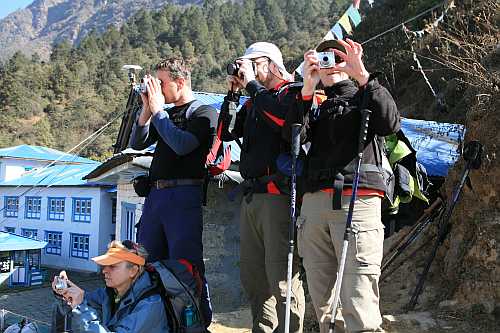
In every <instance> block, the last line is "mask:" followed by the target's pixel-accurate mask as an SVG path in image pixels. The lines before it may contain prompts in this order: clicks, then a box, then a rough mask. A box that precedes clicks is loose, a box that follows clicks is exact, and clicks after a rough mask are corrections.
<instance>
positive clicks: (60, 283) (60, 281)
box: [56, 276, 68, 290]
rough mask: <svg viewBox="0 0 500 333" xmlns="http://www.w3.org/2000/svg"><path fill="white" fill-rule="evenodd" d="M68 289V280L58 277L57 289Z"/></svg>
mask: <svg viewBox="0 0 500 333" xmlns="http://www.w3.org/2000/svg"><path fill="white" fill-rule="evenodd" d="M66 288H68V283H67V282H66V280H65V279H63V278H62V277H60V276H56V289H57V290H63V289H66Z"/></svg>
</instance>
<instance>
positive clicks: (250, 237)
mask: <svg viewBox="0 0 500 333" xmlns="http://www.w3.org/2000/svg"><path fill="white" fill-rule="evenodd" d="M289 200H290V198H289V197H288V196H284V195H272V194H266V193H262V194H253V197H252V201H251V202H250V203H247V202H246V200H245V198H243V201H242V204H241V216H240V218H241V220H240V221H241V224H240V234H241V239H240V258H241V266H240V277H241V283H242V285H243V288H244V289H245V292H246V293H247V295H248V298H249V301H250V305H251V309H252V319H253V328H252V332H254V333H256V332H265V333H271V332H284V329H285V300H286V288H287V283H286V280H287V256H288V226H289V223H290V215H289V212H290V208H289ZM298 263H299V258H298V255H297V253H295V255H294V265H293V276H292V277H293V278H292V299H291V314H290V332H299V333H300V332H302V330H303V321H304V311H305V299H304V289H303V288H302V281H301V280H300V279H299V270H298Z"/></svg>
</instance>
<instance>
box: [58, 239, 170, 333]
mask: <svg viewBox="0 0 500 333" xmlns="http://www.w3.org/2000/svg"><path fill="white" fill-rule="evenodd" d="M146 257H147V252H146V250H145V249H144V247H143V246H141V245H139V244H136V243H134V242H132V241H129V240H125V241H123V242H120V241H113V242H111V243H110V244H109V246H108V251H107V252H106V253H105V254H103V255H101V256H98V257H94V258H92V260H93V261H95V262H96V263H97V264H98V265H100V266H101V267H102V273H103V275H104V281H105V284H106V287H104V288H99V289H97V290H95V291H91V292H87V291H84V290H83V289H81V288H80V287H78V286H77V285H76V284H75V283H74V282H72V281H71V280H69V279H68V276H67V275H66V272H65V271H62V272H61V273H60V274H59V276H58V277H54V281H53V282H52V289H53V291H54V293H55V294H56V295H59V296H60V297H62V298H63V300H64V301H65V303H66V304H67V305H69V306H70V307H71V309H73V311H72V315H73V320H72V322H73V324H76V325H77V326H81V327H83V329H82V330H83V331H84V332H102V331H103V330H105V331H112V332H117V333H118V332H137V333H140V332H169V325H168V319H167V314H166V312H165V307H164V305H163V301H162V299H161V296H160V294H159V293H155V292H152V291H154V290H156V289H157V285H156V283H154V282H153V281H152V280H151V278H150V277H149V274H145V273H144V264H145V262H146ZM61 280H62V281H64V282H63V283H62V284H63V285H64V284H66V286H65V287H63V288H61V285H60V284H61V283H60V281H61ZM144 295H147V296H144ZM137 300H138V301H137ZM71 309H68V308H67V307H66V311H65V310H64V309H63V308H62V307H61V306H60V307H59V313H60V314H64V313H67V312H68V311H67V310H71ZM77 318H78V319H77ZM54 326H57V325H56V324H53V327H52V331H53V332H60V331H61V330H60V328H59V330H58V329H57V328H56V327H54ZM73 326H75V325H73Z"/></svg>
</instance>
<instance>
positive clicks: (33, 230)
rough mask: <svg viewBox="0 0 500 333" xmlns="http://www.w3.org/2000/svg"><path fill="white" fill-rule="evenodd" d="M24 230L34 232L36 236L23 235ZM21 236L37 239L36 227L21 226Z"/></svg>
mask: <svg viewBox="0 0 500 333" xmlns="http://www.w3.org/2000/svg"><path fill="white" fill-rule="evenodd" d="M26 232H31V233H36V236H35V237H30V236H27V235H25V233H26ZM21 236H23V237H27V238H30V239H35V240H38V229H32V228H21Z"/></svg>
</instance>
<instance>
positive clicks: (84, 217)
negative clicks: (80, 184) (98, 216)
mask: <svg viewBox="0 0 500 333" xmlns="http://www.w3.org/2000/svg"><path fill="white" fill-rule="evenodd" d="M91 200H92V199H88V198H73V221H75V222H90V211H91V206H90V202H91Z"/></svg>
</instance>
